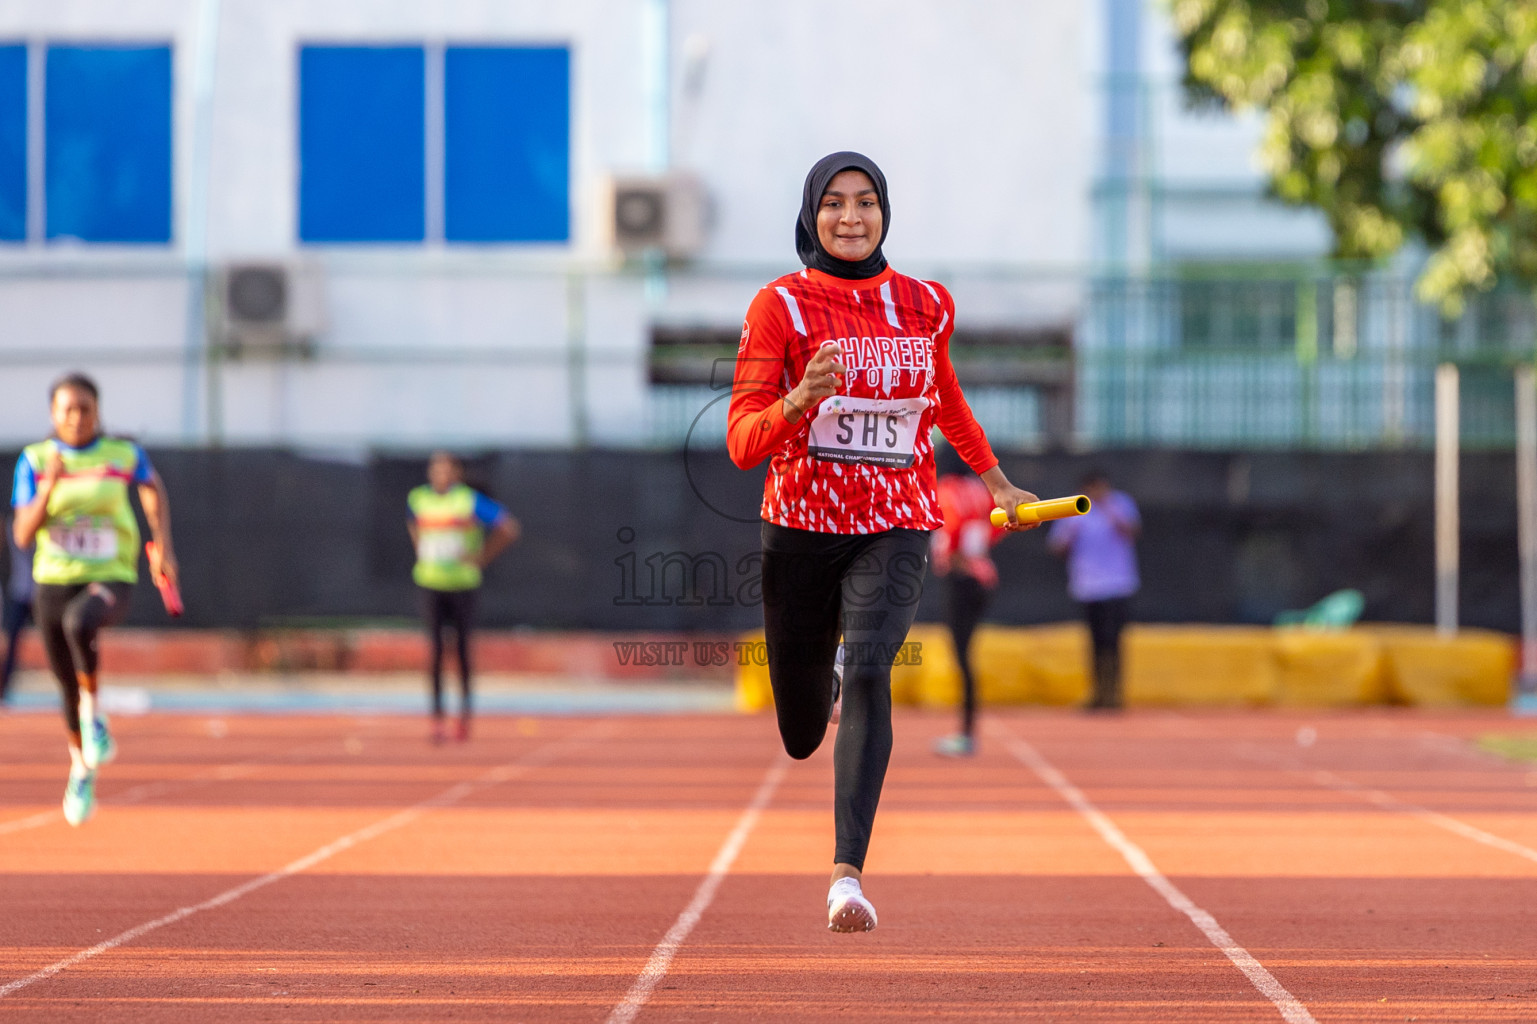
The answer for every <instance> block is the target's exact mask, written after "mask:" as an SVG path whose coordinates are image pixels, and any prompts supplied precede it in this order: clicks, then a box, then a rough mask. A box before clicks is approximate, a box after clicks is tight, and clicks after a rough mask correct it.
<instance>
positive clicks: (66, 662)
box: [32, 583, 133, 733]
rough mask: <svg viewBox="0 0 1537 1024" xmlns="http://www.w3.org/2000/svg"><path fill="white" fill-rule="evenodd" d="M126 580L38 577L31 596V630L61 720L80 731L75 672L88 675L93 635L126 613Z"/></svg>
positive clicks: (93, 665) (93, 666) (92, 669)
mask: <svg viewBox="0 0 1537 1024" xmlns="http://www.w3.org/2000/svg"><path fill="white" fill-rule="evenodd" d="M132 593H133V585H132V584H131V583H72V584H67V585H65V584H54V583H39V584H38V585H37V590H36V593H35V594H34V595H33V597H32V614H33V616H35V617H36V620H37V632H38V634H39V635H40V636H41V637H42V640H43V650H45V651H47V652H48V667H49V668H51V669H53V676H54V678H55V679H57V680H58V681H59V689H60V690H61V691H62V694H63V700H64V723H65V724H66V725H67V726H68V727H69V731H70V732H72V733H78V732H80V677H81V676H85V677H87V678H92V679H94V678H95V676H96V670H97V667H98V656H97V650H96V641H97V637H98V636H99V635H100V633H101V631H102V630H103V629H104V628H106V627H107V626H111V625H114V624H116V623H118V622H121V621H122V619H123V616H124V615H126V614H127V613H128V597H129V595H130V594H132Z"/></svg>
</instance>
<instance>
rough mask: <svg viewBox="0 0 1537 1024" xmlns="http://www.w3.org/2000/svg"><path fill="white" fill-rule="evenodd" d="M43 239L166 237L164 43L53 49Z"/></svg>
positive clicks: (167, 76) (167, 74) (167, 63)
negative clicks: (160, 44) (45, 230)
mask: <svg viewBox="0 0 1537 1024" xmlns="http://www.w3.org/2000/svg"><path fill="white" fill-rule="evenodd" d="M44 74H45V85H44V89H45V91H44V105H45V106H46V111H45V114H44V132H45V136H46V142H45V144H44V147H43V152H44V164H45V172H44V176H43V180H44V186H43V187H44V189H45V190H46V192H47V207H48V209H47V234H48V237H49V238H78V239H81V240H82V241H86V242H169V241H170V240H171V48H170V47H169V46H50V47H49V48H48V55H47V64H46V71H45V73H44Z"/></svg>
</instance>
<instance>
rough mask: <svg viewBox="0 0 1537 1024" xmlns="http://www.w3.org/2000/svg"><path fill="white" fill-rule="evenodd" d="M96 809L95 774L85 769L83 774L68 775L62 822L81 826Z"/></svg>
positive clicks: (71, 772) (73, 772)
mask: <svg viewBox="0 0 1537 1024" xmlns="http://www.w3.org/2000/svg"><path fill="white" fill-rule="evenodd" d="M95 809H96V773H95V772H94V771H92V770H91V769H89V768H87V769H86V770H85V771H83V772H79V773H77V772H75V771H73V770H71V771H70V773H69V782H68V784H67V785H65V787H64V820H65V821H67V822H69V823H70V824H71V825H77V826H78V825H81V824H83V823H84V822H85V821H86V819H88V818H89V817H90V816H91V812H92V811H94V810H95Z"/></svg>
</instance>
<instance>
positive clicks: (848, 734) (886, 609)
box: [763, 523, 929, 870]
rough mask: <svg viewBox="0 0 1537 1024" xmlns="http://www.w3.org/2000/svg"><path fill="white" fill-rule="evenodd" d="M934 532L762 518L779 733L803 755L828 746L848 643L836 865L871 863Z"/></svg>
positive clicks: (837, 778)
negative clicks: (899, 663)
mask: <svg viewBox="0 0 1537 1024" xmlns="http://www.w3.org/2000/svg"><path fill="white" fill-rule="evenodd" d="M928 551H929V535H928V532H927V531H926V530H904V529H898V530H888V531H886V532H884V533H872V534H859V535H844V534H831V533H814V532H811V531H809V530H793V529H788V528H786V527H782V526H775V525H773V524H772V523H765V524H764V525H763V625H764V631H765V634H766V636H767V640H768V670H769V683H770V685H771V686H772V687H773V690H774V710H775V713H776V714H777V715H778V718H779V736H780V739H781V740H782V741H783V742H784V748H785V751H786V753H788V754H789V755H790V756H791V757H793V758H797V759H800V758H807V757H810V756H811V755H812V753H813V752H815V751H816V749H817V748H818V747H819V746H821V745H822V740H823V738H824V737H825V736H826V735H827V719H828V717H829V715H830V714H831V712H832V701H833V679H834V677H833V659H834V657H835V656H836V655H837V652H838V636H839V633H840V632H841V633H842V635H843V643H844V665H843V711H842V715H841V717H840V719H839V725H838V738H837V741H836V743H835V744H834V747H833V786H834V799H833V819H834V823H835V828H836V832H837V846H836V852H835V854H834V857H833V861H834V863H838V864H852V865H854V866H855V867H856V868H860V869H861V870H863V868H864V863H865V854H866V852H867V851H868V849H869V846H870V831H871V828H872V827H873V826H874V823H875V809H876V806H877V805H878V804H879V803H880V798H881V786H882V785H883V784H884V783H885V781H886V765H887V763H888V762H889V761H890V760H891V665H892V662H893V661H894V660H895V659H896V656H897V653H898V652H899V650H900V649H901V646H902V644H903V642H904V641H905V640H906V639H907V631H908V628H909V627H911V626H912V624H913V616H914V615H915V614H916V613H917V610H918V598H919V596H920V595H921V594H922V592H923V573H924V569H925V568H926V566H927V564H928Z"/></svg>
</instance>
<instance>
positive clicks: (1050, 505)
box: [991, 494, 1094, 527]
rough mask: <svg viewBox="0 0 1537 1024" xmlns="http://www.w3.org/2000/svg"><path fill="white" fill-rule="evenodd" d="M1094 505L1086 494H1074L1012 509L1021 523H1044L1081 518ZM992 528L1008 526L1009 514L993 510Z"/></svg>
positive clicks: (1031, 502) (996, 509) (1001, 510)
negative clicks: (1051, 520) (1050, 520)
mask: <svg viewBox="0 0 1537 1024" xmlns="http://www.w3.org/2000/svg"><path fill="white" fill-rule="evenodd" d="M1093 507H1094V505H1093V503H1092V502H1090V501H1089V496H1088V495H1087V494H1074V495H1071V496H1070V497H1066V498H1050V499H1048V500H1046V501H1030V502H1026V503H1025V504H1023V505H1019V506H1017V507H1016V508H1015V509H1014V514H1015V515H1016V516H1018V517H1019V521H1020V522H1022V523H1044V522H1046V521H1047V520H1048V519H1069V518H1071V517H1073V516H1081V515H1083V514H1084V513H1086V512H1087V511H1089V509H1091V508H1093ZM991 518H992V520H993V525H994V526H999V527H1002V526H1007V525H1009V514H1008V513H1007V512H1005V511H1004V510H1003V509H1001V508H995V509H993V514H992V516H991Z"/></svg>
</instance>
